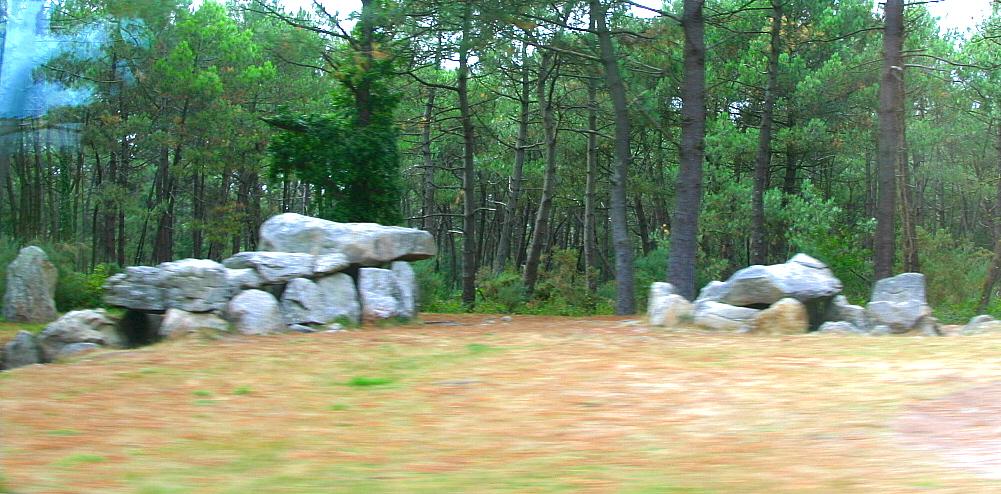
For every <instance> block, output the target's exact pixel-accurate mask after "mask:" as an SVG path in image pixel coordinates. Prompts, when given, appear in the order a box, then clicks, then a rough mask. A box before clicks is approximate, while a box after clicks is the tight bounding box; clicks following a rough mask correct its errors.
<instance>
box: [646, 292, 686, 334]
mask: <svg viewBox="0 0 1001 494" xmlns="http://www.w3.org/2000/svg"><path fill="white" fill-rule="evenodd" d="M646 313H647V320H648V321H649V323H650V325H651V326H669V327H674V326H678V325H681V324H684V323H689V322H692V320H693V318H694V313H695V306H694V305H692V303H691V302H689V301H688V300H687V299H685V297H682V296H681V295H678V294H676V293H675V290H674V285H672V284H670V283H663V282H656V283H653V284H652V285H650V298H649V299H647V311H646Z"/></svg>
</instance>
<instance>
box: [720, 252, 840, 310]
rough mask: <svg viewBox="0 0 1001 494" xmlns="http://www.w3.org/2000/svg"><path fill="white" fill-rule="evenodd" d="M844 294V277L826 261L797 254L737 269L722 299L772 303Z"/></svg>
mask: <svg viewBox="0 0 1001 494" xmlns="http://www.w3.org/2000/svg"><path fill="white" fill-rule="evenodd" d="M839 293H841V280H839V279H837V278H836V277H835V276H834V273H832V272H831V270H830V269H827V266H826V265H824V263H822V262H820V261H818V260H816V259H814V258H812V257H810V256H808V255H806V254H796V255H795V256H793V257H792V259H789V261H787V262H785V263H784V264H773V265H771V266H750V267H747V268H744V269H741V270H740V271H737V272H736V273H734V274H733V276H731V277H730V279H729V280H727V282H726V286H725V287H723V288H722V289H721V293H719V301H720V302H723V303H725V304H730V305H738V306H751V305H762V304H763V305H771V304H774V303H775V302H778V301H779V300H781V299H783V298H794V299H796V300H799V301H800V302H809V301H812V300H816V299H830V298H831V297H834V296H835V295H837V294H839Z"/></svg>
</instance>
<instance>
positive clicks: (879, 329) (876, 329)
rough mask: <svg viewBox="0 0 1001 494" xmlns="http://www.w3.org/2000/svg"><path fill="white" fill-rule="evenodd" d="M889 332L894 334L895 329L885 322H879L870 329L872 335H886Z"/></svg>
mask: <svg viewBox="0 0 1001 494" xmlns="http://www.w3.org/2000/svg"><path fill="white" fill-rule="evenodd" d="M889 334H893V330H892V329H890V327H889V326H887V325H885V324H877V325H875V326H873V327H872V330H871V331H869V335H870V336H886V335H889Z"/></svg>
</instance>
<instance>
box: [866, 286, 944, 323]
mask: <svg viewBox="0 0 1001 494" xmlns="http://www.w3.org/2000/svg"><path fill="white" fill-rule="evenodd" d="M866 318H867V320H868V321H869V322H870V323H871V324H872V326H874V327H875V326H886V327H887V328H889V330H890V332H891V333H898V334H899V333H906V332H908V331H911V330H914V329H920V330H923V331H924V332H925V333H931V332H933V331H935V329H934V326H935V325H934V324H933V321H932V320H931V307H929V306H928V303H927V301H926V299H925V277H924V275H923V274H921V273H903V274H899V275H897V276H894V277H892V278H884V279H882V280H879V281H877V282H876V285H875V286H874V287H873V289H872V298H871V299H870V301H869V304H868V305H866ZM929 327H931V329H928V328H929Z"/></svg>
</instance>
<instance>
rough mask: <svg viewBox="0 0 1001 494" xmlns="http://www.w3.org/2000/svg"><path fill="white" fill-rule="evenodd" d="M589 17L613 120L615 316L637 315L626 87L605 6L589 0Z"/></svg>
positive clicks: (612, 210) (612, 194) (594, 0)
mask: <svg viewBox="0 0 1001 494" xmlns="http://www.w3.org/2000/svg"><path fill="white" fill-rule="evenodd" d="M590 2H591V5H590V14H591V17H592V18H593V19H594V26H595V31H596V32H597V36H598V50H599V53H600V54H601V61H602V65H604V67H605V82H606V84H607V86H608V93H609V96H611V99H612V114H613V115H614V120H615V141H614V142H615V147H614V156H615V166H614V167H613V168H612V190H611V204H610V206H611V211H610V213H611V218H612V245H613V247H614V251H615V285H616V286H615V313H616V314H619V315H625V314H632V313H634V312H636V295H635V289H634V285H635V280H634V277H633V246H632V242H631V241H630V238H629V223H628V218H627V215H626V188H627V180H628V177H629V161H630V159H631V156H630V151H629V133H630V130H629V109H628V106H627V102H626V88H625V85H624V84H623V82H622V74H621V73H620V72H619V65H618V63H619V62H618V58H617V57H616V54H615V47H614V46H613V45H612V34H611V32H609V30H608V25H607V20H606V19H605V16H606V14H607V11H606V8H605V6H603V5H602V4H601V1H600V0H590Z"/></svg>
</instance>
